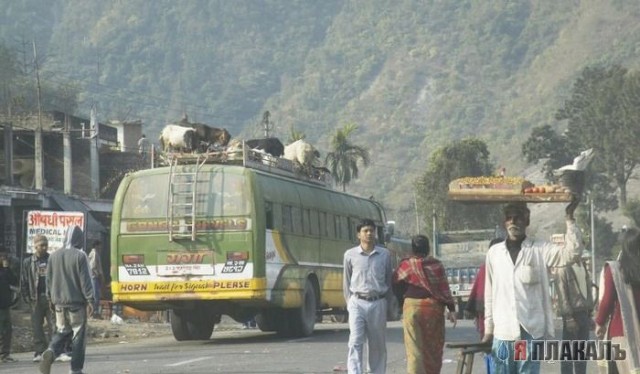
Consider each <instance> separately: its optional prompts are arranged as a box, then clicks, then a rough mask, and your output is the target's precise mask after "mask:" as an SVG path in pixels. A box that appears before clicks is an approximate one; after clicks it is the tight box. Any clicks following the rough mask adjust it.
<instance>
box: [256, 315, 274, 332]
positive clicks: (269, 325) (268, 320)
mask: <svg viewBox="0 0 640 374" xmlns="http://www.w3.org/2000/svg"><path fill="white" fill-rule="evenodd" d="M256 324H257V325H258V328H259V329H260V331H264V332H270V331H276V321H275V315H274V313H273V311H271V310H263V311H262V312H260V313H258V314H257V315H256Z"/></svg>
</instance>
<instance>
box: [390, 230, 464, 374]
mask: <svg viewBox="0 0 640 374" xmlns="http://www.w3.org/2000/svg"><path fill="white" fill-rule="evenodd" d="M411 250H412V254H411V257H409V258H406V259H404V260H402V261H401V262H400V264H399V265H398V268H397V269H396V271H395V272H394V273H393V292H394V294H395V295H396V297H397V298H398V301H399V302H400V303H401V305H403V307H402V325H403V327H404V346H405V349H406V351H407V373H411V374H430V373H439V372H440V370H441V369H442V353H443V348H444V335H445V333H444V330H445V329H444V310H445V308H447V309H448V311H447V319H448V320H449V321H450V322H451V323H453V327H456V314H455V310H456V306H455V302H454V301H453V297H452V296H451V291H450V290H449V282H447V275H446V271H445V270H444V266H443V265H442V262H440V261H439V260H437V259H436V258H434V257H433V256H429V239H428V238H427V237H426V236H424V235H416V236H414V237H413V238H411Z"/></svg>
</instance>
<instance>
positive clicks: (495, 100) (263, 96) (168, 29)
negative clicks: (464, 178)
mask: <svg viewBox="0 0 640 374" xmlns="http://www.w3.org/2000/svg"><path fill="white" fill-rule="evenodd" d="M639 21H640V7H638V3H637V1H636V0H582V1H581V0H573V1H529V0H486V1H475V0H456V1H446V0H422V1H419V0H396V1H383V0H367V1H363V0H323V1H311V0H307V1H293V0H291V1H282V0H264V1H253V0H245V1H243V0H234V1H224V0H209V1H205V0H202V1H196V0H182V1H175V0H154V1H148V0H127V1H123V0H111V1H97V0H21V1H12V0H4V1H3V4H2V10H0V42H1V43H3V44H4V45H5V46H8V47H10V48H13V49H14V50H15V51H16V53H18V55H20V56H24V58H23V60H24V62H25V64H28V61H29V59H30V58H31V56H32V54H31V53H32V52H31V50H30V47H31V41H32V40H34V39H35V40H36V42H37V47H38V54H39V56H42V59H41V60H42V61H41V64H40V65H41V66H40V68H41V69H42V73H41V75H42V79H43V80H44V81H45V82H49V83H51V84H59V85H65V84H67V85H73V86H74V87H77V88H78V91H79V92H80V102H79V109H78V113H76V114H78V115H84V116H87V114H88V112H89V108H90V106H91V105H92V104H94V103H97V105H98V113H99V117H100V120H107V119H120V120H122V119H141V120H142V121H143V123H144V126H145V132H146V133H147V135H148V136H149V137H150V138H152V139H154V138H156V136H157V134H158V132H159V130H160V128H161V127H162V126H163V125H164V124H165V123H167V122H170V121H175V120H177V119H179V118H180V117H181V116H182V114H183V113H186V114H188V115H189V118H190V119H191V120H195V121H198V122H204V123H209V124H212V125H216V126H222V127H226V128H228V129H229V131H230V132H231V133H232V135H234V136H238V137H255V136H259V135H261V134H262V132H263V130H262V128H261V127H260V125H259V123H260V120H261V118H262V113H263V112H264V111H265V110H269V111H270V112H271V120H272V121H273V122H274V124H275V128H274V132H275V134H276V135H278V136H280V137H281V138H283V139H285V140H286V139H287V138H288V136H289V133H290V129H291V128H294V129H295V130H296V131H300V132H303V133H305V134H306V136H307V139H308V140H310V141H312V142H313V143H315V144H317V145H318V147H319V148H320V150H321V151H325V152H323V153H324V154H326V149H327V148H328V141H329V139H328V134H330V133H332V132H334V131H335V129H337V128H340V127H342V126H344V125H345V124H347V123H355V124H358V125H359V129H358V131H357V132H356V133H355V136H354V137H353V139H352V141H353V142H354V143H356V144H359V145H361V146H364V147H366V148H369V149H370V151H371V161H372V163H371V166H370V167H368V168H366V169H365V168H361V178H360V179H359V180H358V181H356V182H355V183H353V184H351V185H350V186H349V187H348V191H349V192H352V193H356V194H358V195H364V196H369V195H373V196H374V197H375V198H376V199H377V200H380V201H382V202H383V203H384V205H385V206H386V207H387V210H388V213H389V218H391V219H396V220H397V221H399V223H400V224H402V225H405V226H406V227H411V226H412V225H415V219H413V218H410V217H414V216H413V204H414V201H413V195H412V188H413V187H412V184H413V182H414V181H415V179H416V177H417V176H418V175H419V174H421V173H422V172H423V170H424V166H425V163H426V162H427V158H428V155H429V154H430V153H431V152H432V151H434V150H435V149H436V148H437V147H438V146H440V145H442V144H444V143H446V142H449V141H451V140H455V139H460V138H464V137H467V136H478V137H480V138H481V139H483V140H484V141H486V142H487V144H488V145H489V147H490V151H491V156H492V158H493V159H494V160H495V163H496V165H501V166H505V167H506V168H507V174H508V175H518V174H520V173H521V170H522V169H523V167H524V166H525V162H524V158H523V156H522V155H521V144H522V142H523V141H524V139H525V138H526V137H527V136H528V135H529V133H530V130H531V128H533V127H535V126H539V125H543V124H550V125H552V126H553V127H556V128H562V127H563V126H564V124H563V123H561V122H558V121H556V120H555V118H554V116H555V114H556V112H557V110H558V108H560V107H561V104H562V103H563V101H564V100H565V99H566V98H567V95H568V92H569V91H570V89H571V87H572V84H573V82H574V80H575V78H576V77H577V76H578V75H579V73H580V71H581V70H582V69H583V68H584V67H586V66H592V65H609V64H613V63H617V64H621V65H623V66H626V67H627V68H629V69H632V70H635V69H637V68H638V63H639V61H640V59H639V58H638V57H640V56H639V55H640V32H639V31H640V30H638V29H639V28H640V22H639ZM406 231H411V230H406Z"/></svg>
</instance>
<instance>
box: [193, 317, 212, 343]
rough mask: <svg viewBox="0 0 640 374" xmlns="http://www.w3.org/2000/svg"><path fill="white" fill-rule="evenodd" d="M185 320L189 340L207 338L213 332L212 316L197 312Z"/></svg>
mask: <svg viewBox="0 0 640 374" xmlns="http://www.w3.org/2000/svg"><path fill="white" fill-rule="evenodd" d="M192 317H193V318H191V319H190V320H189V321H188V322H187V329H188V330H189V335H190V336H191V340H209V338H210V337H211V334H212V333H213V326H214V324H215V323H214V320H213V317H212V316H206V315H205V314H204V313H197V314H195V315H194V316H192Z"/></svg>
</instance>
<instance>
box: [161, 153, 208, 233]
mask: <svg viewBox="0 0 640 374" xmlns="http://www.w3.org/2000/svg"><path fill="white" fill-rule="evenodd" d="M206 160H207V156H206V155H198V156H197V158H196V162H195V165H194V166H193V167H194V169H192V170H191V171H184V168H183V169H182V170H178V166H179V165H180V159H179V157H173V158H172V159H171V163H170V166H169V204H168V211H167V226H168V228H169V241H173V240H174V239H191V240H192V241H195V240H196V234H197V232H196V231H197V230H196V212H197V202H198V200H197V196H196V195H197V189H198V173H199V172H200V168H202V165H204V164H205V162H206ZM192 165H193V164H192Z"/></svg>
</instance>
